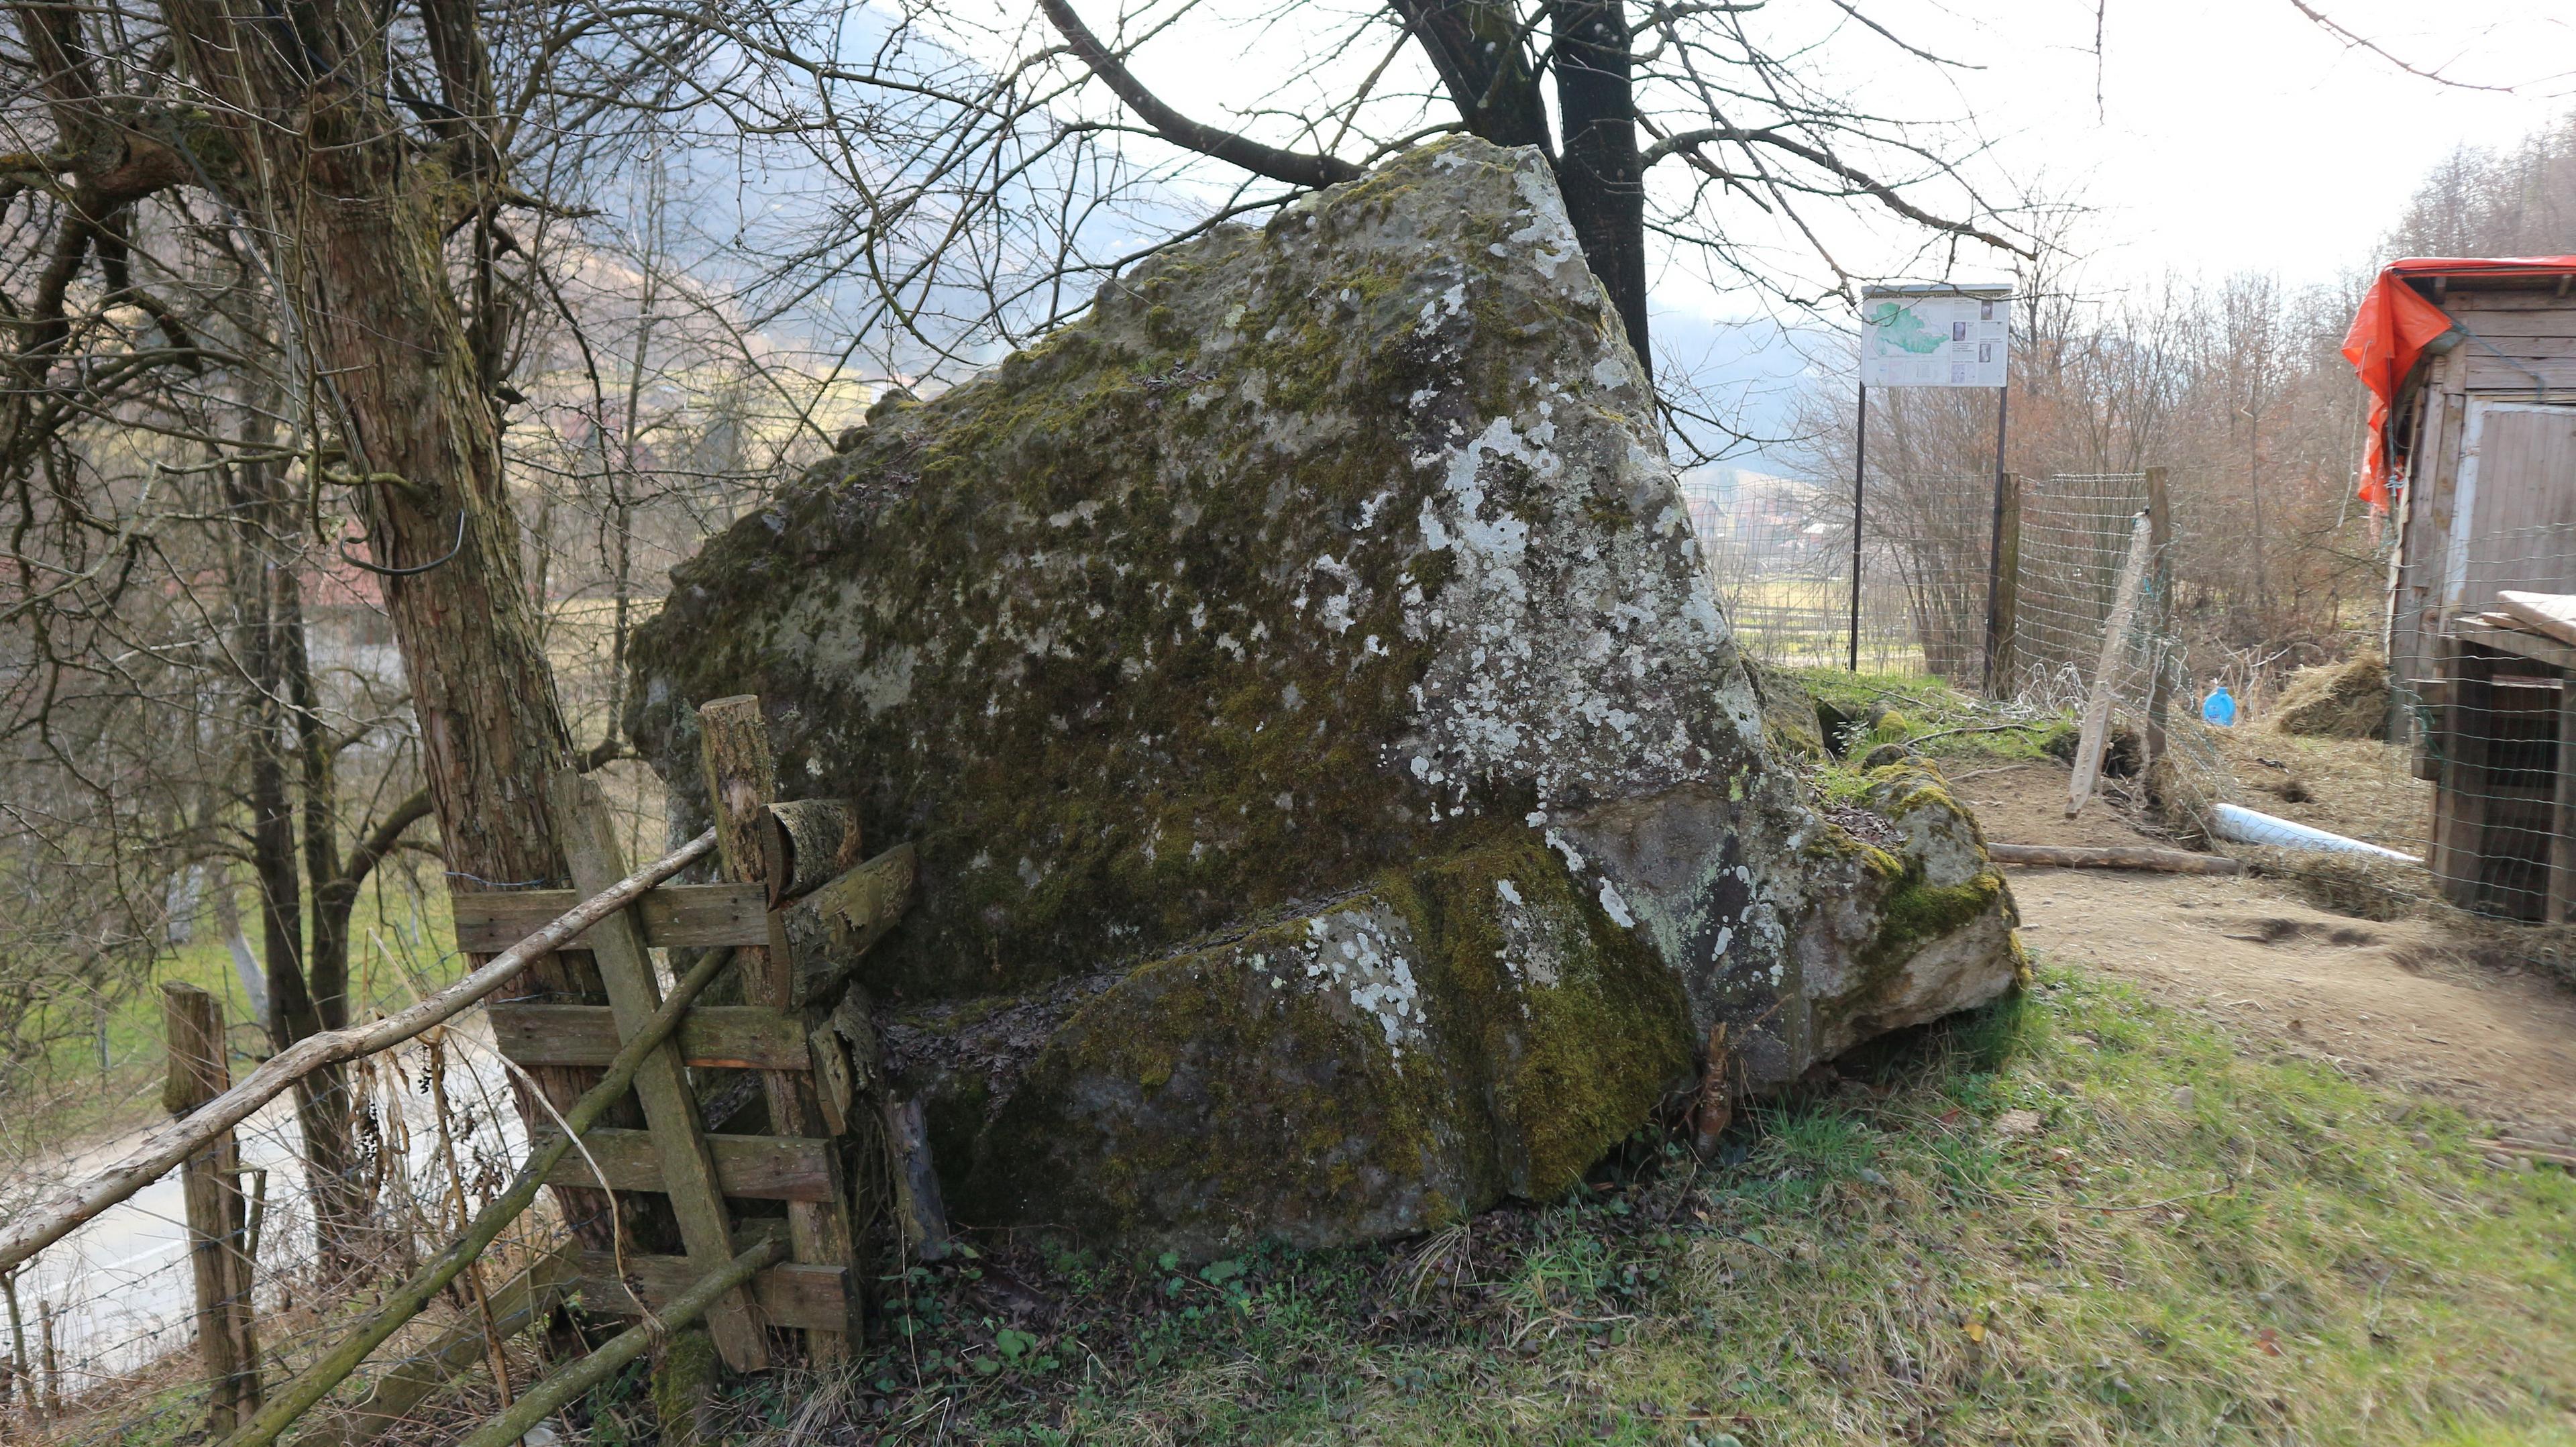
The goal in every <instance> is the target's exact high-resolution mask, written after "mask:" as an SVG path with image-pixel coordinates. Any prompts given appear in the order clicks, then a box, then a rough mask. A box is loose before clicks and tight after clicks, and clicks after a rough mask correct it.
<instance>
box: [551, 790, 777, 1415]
mask: <svg viewBox="0 0 2576 1447" xmlns="http://www.w3.org/2000/svg"><path fill="white" fill-rule="evenodd" d="M553 786H554V798H553V800H552V802H553V804H554V814H555V834H556V837H557V838H558V839H560V840H561V841H562V844H563V851H564V857H565V859H566V860H568V861H569V862H570V863H571V865H572V881H573V887H574V888H575V889H577V890H579V891H581V893H582V894H583V895H585V896H587V895H592V894H597V893H598V892H599V891H601V890H603V889H606V888H608V887H609V886H610V885H612V884H615V883H616V882H617V881H618V880H620V879H623V878H625V877H626V861H625V859H624V858H623V857H622V856H621V854H620V852H619V850H618V847H617V821H616V817H615V816H614V815H613V814H611V813H610V812H609V808H608V798H607V796H606V795H604V794H602V793H601V792H600V791H599V785H597V784H596V783H593V782H592V781H591V780H589V779H588V778H585V777H584V776H582V775H581V774H579V773H576V772H574V771H573V770H570V769H566V770H564V771H563V772H561V773H559V774H557V775H555V777H554V781H553ZM588 938H589V940H590V950H591V957H592V958H593V959H594V960H596V961H597V962H598V965H599V977H600V982H601V983H602V984H604V985H606V986H607V987H608V1008H609V1012H610V1015H611V1017H612V1018H613V1019H614V1020H615V1021H616V1025H617V1034H618V1037H619V1038H620V1039H621V1040H622V1039H627V1038H631V1037H633V1036H635V1035H636V1034H637V1033H638V1032H640V1031H642V1030H643V1029H644V1028H645V1027H646V1026H647V1025H649V1024H651V1023H652V1020H653V1014H654V1012H655V1011H657V1010H659V1009H661V1008H662V991H661V989H660V987H659V986H658V985H656V984H655V983H654V980H653V958H652V956H651V955H649V954H648V953H646V951H645V945H644V931H643V929H642V928H641V927H640V926H638V925H637V923H636V922H635V917H634V914H633V912H632V911H629V910H620V911H618V912H617V913H616V914H613V915H610V916H609V917H608V918H606V919H604V920H601V921H600V922H599V923H598V924H597V925H596V926H594V927H593V928H592V929H591V931H590V934H589V936H588ZM612 1053H613V1052H612ZM635 1094H636V1097H637V1098H638V1099H640V1100H641V1101H643V1103H644V1120H645V1123H646V1124H647V1125H649V1126H650V1127H651V1129H650V1130H648V1131H644V1132H641V1133H640V1134H642V1135H643V1137H644V1143H645V1145H646V1148H647V1150H648V1151H649V1153H650V1155H651V1157H652V1160H653V1164H654V1168H655V1169H654V1172H653V1174H654V1177H655V1180H656V1184H655V1185H654V1186H650V1187H631V1186H624V1185H621V1184H620V1183H618V1182H615V1181H612V1182H610V1184H611V1185H612V1186H617V1187H618V1188H619V1189H622V1190H632V1189H658V1190H660V1191H661V1192H662V1193H663V1194H664V1195H666V1196H668V1197H669V1198H670V1201H671V1214H672V1215H673V1216H674V1217H675V1218H677V1219H678V1221H679V1223H680V1241H681V1244H682V1246H683V1247H685V1248H686V1250H687V1251H688V1263H689V1266H690V1268H691V1273H692V1279H695V1278H697V1277H703V1276H706V1275H708V1274H709V1273H711V1272H715V1271H719V1270H722V1269H723V1268H724V1265H725V1263H726V1262H728V1261H731V1260H732V1259H733V1256H734V1250H733V1218H732V1216H731V1214H730V1213H729V1212H728V1211H727V1210H726V1208H725V1202H724V1194H723V1193H722V1192H721V1191H720V1190H719V1189H718V1188H717V1185H716V1180H717V1175H716V1160H715V1155H714V1153H713V1152H711V1151H710V1150H709V1149H708V1147H707V1136H706V1132H705V1131H704V1130H703V1129H702V1128H701V1127H700V1126H699V1123H698V1102H697V1097H696V1096H695V1095H694V1094H692V1093H691V1091H690V1089H689V1076H688V1071H687V1070H686V1068H685V1067H683V1066H682V1065H681V1064H680V1050H679V1046H678V1044H677V1042H675V1041H672V1040H669V1039H665V1040H663V1041H662V1043H660V1044H659V1045H656V1046H654V1047H653V1050H652V1051H651V1053H649V1054H647V1055H646V1056H645V1057H644V1062H643V1064H642V1065H641V1066H639V1067H638V1068H637V1069H636V1072H635ZM583 1144H584V1145H585V1146H588V1147H589V1148H590V1149H591V1150H592V1152H593V1153H594V1154H596V1153H597V1147H596V1146H592V1145H590V1142H588V1141H584V1142H583ZM565 1184H567V1185H573V1186H579V1185H582V1184H584V1183H583V1182H582V1181H581V1180H580V1179H578V1176H577V1174H576V1177H575V1179H572V1180H569V1181H567V1182H565ZM707 1332H708V1334H709V1335H710V1336H712V1337H713V1338H714V1339H715V1344H716V1352H717V1354H718V1355H720V1356H722V1357H723V1358H724V1361H725V1365H727V1366H729V1367H732V1368H733V1369H734V1370H735V1371H738V1372H756V1371H760V1370H762V1369H764V1368H766V1367H767V1366H768V1365H769V1342H768V1338H767V1337H766V1336H765V1335H764V1334H763V1333H762V1331H761V1329H760V1323H759V1322H758V1321H756V1320H754V1319H753V1317H752V1314H751V1294H750V1293H749V1292H748V1291H745V1290H742V1289H739V1288H737V1289H735V1290H733V1291H729V1292H726V1293H725V1294H724V1295H723V1296H721V1297H719V1298H717V1300H716V1302H715V1304H714V1305H713V1306H711V1307H709V1308H708V1309H707Z"/></svg>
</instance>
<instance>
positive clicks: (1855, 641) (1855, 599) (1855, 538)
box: [1845, 382, 1869, 673]
mask: <svg viewBox="0 0 2576 1447" xmlns="http://www.w3.org/2000/svg"><path fill="white" fill-rule="evenodd" d="M1868 476H1869V384H1868V383H1867V382H1863V383H1861V384H1860V430H1859V435H1858V436H1856V437H1855V438H1854V439H1853V441H1852V596H1851V661H1850V662H1849V663H1848V664H1846V665H1845V666H1846V667H1847V668H1849V669H1850V670H1851V671H1852V672H1854V673H1858V672H1860V518H1861V511H1860V503H1861V486H1862V479H1864V478H1866V477H1868Z"/></svg>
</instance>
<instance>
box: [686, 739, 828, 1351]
mask: <svg viewBox="0 0 2576 1447" xmlns="http://www.w3.org/2000/svg"><path fill="white" fill-rule="evenodd" d="M698 738H699V748H700V755H699V758H700V762H701V764H702V766H703V767H704V769H705V771H706V782H707V795H708V799H709V801H710V802H711V804H712V805H713V808H714V810H715V826H716V849H717V852H718V853H719V854H720V855H721V856H722V858H723V860H724V877H725V878H727V879H730V880H736V881H742V882H751V881H758V880H762V879H764V878H765V877H766V876H767V874H768V872H769V871H768V868H767V865H766V862H765V860H764V859H763V858H762V853H761V833H762V829H763V820H762V812H763V810H764V809H766V808H767V806H768V805H769V804H770V802H771V801H772V800H774V799H775V798H776V797H777V793H778V765H777V761H776V759H775V757H774V756H773V755H772V754H771V753H770V750H769V724H768V721H767V720H766V719H764V718H763V717H762V716H761V712H760V700H759V698H758V697H756V696H754V695H749V694H742V695H737V696H735V697H732V698H719V699H715V700H712V701H710V702H708V703H705V704H702V705H700V706H699V708H698ZM769 923H770V945H769V947H768V948H766V949H746V950H744V951H742V952H741V955H740V960H741V971H742V992H743V999H744V1001H745V1002H746V1003H749V1004H753V1005H765V1006H768V1007H769V1008H771V1009H773V1010H786V1009H791V1008H793V1007H794V998H795V989H794V980H793V976H794V972H795V962H794V960H793V958H792V957H791V955H790V952H789V950H788V948H787V938H786V935H785V933H784V922H783V921H782V920H781V919H780V918H779V916H778V915H777V914H776V913H775V912H772V913H771V914H770V916H769ZM761 1091H762V1094H763V1095H764V1096H766V1097H767V1100H768V1104H769V1128H770V1130H771V1131H772V1132H773V1133H774V1134H777V1135H783V1136H822V1135H824V1134H826V1127H825V1125H824V1121H823V1111H822V1104H821V1102H820V1100H818V1099H817V1097H816V1095H815V1092H814V1077H813V1075H812V1074H811V1073H810V1071H785V1070H772V1071H764V1072H762V1074H761ZM826 1159H827V1161H828V1162H830V1164H831V1178H832V1188H831V1190H830V1192H829V1193H828V1194H829V1199H827V1200H822V1201H790V1202H788V1203H787V1230H788V1241H789V1246H790V1254H791V1255H792V1256H793V1258H794V1259H795V1260H797V1261H800V1262H812V1263H815V1264H819V1265H829V1266H836V1267H848V1266H850V1265H851V1264H852V1263H854V1262H855V1261H857V1260H858V1252H857V1249H856V1242H855V1241H854V1240H853V1237H852V1231H851V1227H850V1209H849V1190H848V1184H847V1182H848V1175H847V1172H846V1171H844V1170H843V1169H841V1168H840V1164H839V1157H838V1154H837V1152H834V1153H829V1154H827V1157H826ZM859 1297H860V1293H858V1292H857V1291H852V1292H850V1293H849V1295H848V1303H849V1306H850V1317H851V1320H849V1322H848V1323H847V1324H846V1326H845V1328H844V1331H842V1332H830V1331H819V1330H809V1331H808V1332H807V1333H806V1354H807V1356H808V1357H810V1358H811V1359H812V1360H813V1361H815V1362H816V1363H818V1364H819V1363H829V1362H834V1361H838V1360H840V1359H841V1357H842V1356H843V1354H844V1353H845V1351H846V1349H847V1344H846V1336H847V1334H849V1333H854V1332H857V1331H860V1330H862V1329H863V1326H864V1323H863V1322H862V1321H861V1320H859V1319H858V1313H859V1307H858V1302H859Z"/></svg>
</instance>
